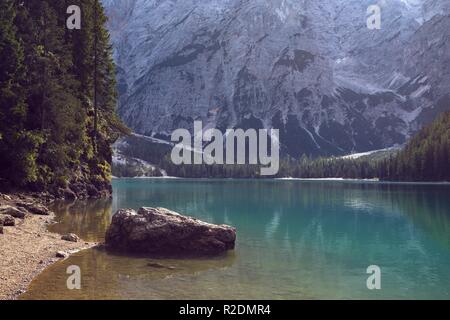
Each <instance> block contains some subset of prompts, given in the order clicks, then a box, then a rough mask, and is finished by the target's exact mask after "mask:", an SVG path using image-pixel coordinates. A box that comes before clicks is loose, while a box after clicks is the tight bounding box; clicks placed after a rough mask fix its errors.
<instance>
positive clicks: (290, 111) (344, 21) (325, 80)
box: [104, 0, 450, 157]
mask: <svg viewBox="0 0 450 320" xmlns="http://www.w3.org/2000/svg"><path fill="white" fill-rule="evenodd" d="M379 3H380V6H381V9H382V28H381V30H369V29H368V28H367V27H366V10H367V7H368V6H369V5H372V4H373V1H371V0H362V1H361V0H345V1H327V0H317V1H306V0H303V1H298V0H296V1H293V0H292V1H291V0H272V1H265V0H254V1H244V0H226V1H223V0H221V1H219V0H206V1H205V0H202V1H199V0H183V1H169V0H150V1H149V0H145V1H144V0H128V1H122V0H104V4H105V6H106V8H107V13H108V15H109V17H110V23H109V29H110V31H111V34H112V40H113V43H114V46H115V58H116V62H117V64H118V66H119V74H118V78H119V91H120V107H119V112H120V115H121V117H122V119H123V120H124V121H125V122H126V124H128V125H129V126H130V127H131V128H133V129H134V130H135V131H136V132H138V133H141V134H145V135H152V136H156V137H163V138H167V137H168V136H169V135H170V134H171V132H172V130H174V129H176V128H192V126H193V121H194V120H203V122H204V123H205V125H204V127H206V128H208V127H213V126H214V127H217V128H220V129H222V130H224V129H225V128H233V127H241V128H249V127H252V128H263V127H264V128H270V127H274V128H278V129H280V139H281V142H282V150H283V152H284V153H288V154H290V155H291V156H294V157H299V156H300V155H302V154H304V153H306V154H312V155H331V154H333V155H343V154H348V153H349V152H364V151H367V150H375V149H382V148H385V147H390V146H392V145H394V144H402V143H404V142H405V140H406V139H407V138H408V137H410V136H411V134H412V133H414V132H415V131H417V130H418V129H419V128H421V127H422V126H423V125H424V124H426V123H428V122H430V121H431V120H432V119H433V118H434V117H435V116H436V114H438V113H439V112H440V111H442V110H447V109H450V103H449V95H448V94H449V92H450V90H449V89H448V88H450V83H449V82H450V80H449V79H450V77H448V75H449V71H450V67H449V66H450V64H449V63H448V62H449V61H448V59H449V57H450V47H449V46H450V44H449V41H448V40H447V39H448V37H449V36H450V28H449V24H450V16H449V15H448V14H449V13H450V11H449V5H448V2H447V1H444V0H442V1H437V0H433V1H431V0H392V1H380V2H379Z"/></svg>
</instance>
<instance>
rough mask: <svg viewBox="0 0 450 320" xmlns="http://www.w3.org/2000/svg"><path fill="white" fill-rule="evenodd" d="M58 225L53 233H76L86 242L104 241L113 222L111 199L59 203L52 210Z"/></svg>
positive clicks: (52, 227)
mask: <svg viewBox="0 0 450 320" xmlns="http://www.w3.org/2000/svg"><path fill="white" fill-rule="evenodd" d="M51 209H52V210H53V211H55V213H56V220H57V221H58V223H57V224H55V225H52V226H51V227H50V230H51V231H54V232H58V233H61V234H64V233H69V232H70V233H75V234H77V235H79V236H80V237H81V238H82V239H84V240H86V241H103V239H104V234H105V232H106V229H107V228H108V226H109V224H110V222H111V199H98V200H87V201H74V202H66V201H62V202H57V203H55V204H54V205H53V206H52V208H51Z"/></svg>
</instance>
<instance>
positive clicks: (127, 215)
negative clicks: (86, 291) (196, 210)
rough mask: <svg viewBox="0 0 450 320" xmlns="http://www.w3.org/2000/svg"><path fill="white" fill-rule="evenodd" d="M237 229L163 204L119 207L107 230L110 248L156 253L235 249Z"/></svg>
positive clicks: (206, 252)
mask: <svg viewBox="0 0 450 320" xmlns="http://www.w3.org/2000/svg"><path fill="white" fill-rule="evenodd" d="M235 240H236V229H235V228H232V227H230V226H226V225H214V224H210V223H206V222H203V221H200V220H198V219H195V218H191V217H186V216H182V215H180V214H178V213H176V212H173V211H170V210H167V209H164V208H141V209H139V211H138V212H137V213H136V211H134V210H131V209H125V210H119V211H117V213H116V214H115V215H114V217H113V219H112V223H111V226H110V227H109V229H108V231H107V232H106V243H105V244H106V248H107V249H108V250H111V251H120V252H129V253H143V254H155V255H216V254H220V253H223V252H225V251H227V250H231V249H234V244H235Z"/></svg>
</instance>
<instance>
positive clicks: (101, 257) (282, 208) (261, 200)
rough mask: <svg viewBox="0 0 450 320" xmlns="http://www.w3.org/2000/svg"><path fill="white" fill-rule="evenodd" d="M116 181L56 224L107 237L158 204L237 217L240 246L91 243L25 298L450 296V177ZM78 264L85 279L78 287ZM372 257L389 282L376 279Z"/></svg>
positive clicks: (70, 207)
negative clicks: (183, 252)
mask: <svg viewBox="0 0 450 320" xmlns="http://www.w3.org/2000/svg"><path fill="white" fill-rule="evenodd" d="M113 188H114V195H113V200H100V201H91V202H75V203H72V204H67V203H65V204H58V205H56V206H55V208H53V209H54V210H55V212H57V219H58V221H59V223H58V224H56V225H53V226H51V228H50V229H51V231H56V232H60V233H67V232H74V233H76V234H78V235H79V236H81V237H82V238H84V239H86V240H89V241H102V240H103V237H104V233H105V230H106V229H107V227H108V225H109V223H110V219H111V215H112V213H113V212H115V211H116V210H117V209H118V208H135V209H138V208H139V207H142V206H153V207H155V206H157V207H166V208H169V209H172V210H175V211H178V212H180V213H182V214H186V215H191V216H195V217H197V218H200V219H202V220H205V221H208V222H212V223H218V224H221V223H225V224H229V225H233V226H235V227H236V228H237V235H238V239H237V244H236V250H235V251H233V252H229V253H228V254H226V255H224V256H221V257H217V258H213V259H187V260H173V259H172V260H167V259H161V260H156V259H149V258H145V257H126V256H119V255H110V254H107V253H106V252H104V251H103V250H100V249H91V250H87V251H83V252H80V253H77V254H75V255H73V256H71V257H70V258H69V259H67V260H65V261H61V262H58V263H56V264H55V265H53V266H51V267H50V268H48V269H47V270H46V271H44V272H43V273H42V274H41V275H40V276H38V277H37V278H36V279H35V280H34V282H33V283H32V285H31V287H30V290H29V291H28V292H27V293H25V294H24V295H22V297H21V298H24V299H110V298H111V299H401V298H405V299H450V186H449V185H424V184H391V183H376V182H349V181H346V182H343V181H342V182H341V181H290V180H289V181H286V180H267V181H266V180H265V181H257V180H178V179H118V180H114V182H113ZM155 263H158V264H160V265H161V267H160V268H155V266H154V265H155ZM149 264H150V265H152V264H153V267H151V266H149ZM70 265H78V266H79V267H80V268H81V273H82V274H81V284H82V288H81V290H68V289H67V286H66V280H67V277H68V275H67V274H66V269H67V267H68V266H70ZM370 265H378V266H379V267H380V268H381V273H382V274H381V286H382V289H381V290H368V289H367V287H366V280H367V278H368V276H369V275H368V274H366V269H367V267H368V266H370Z"/></svg>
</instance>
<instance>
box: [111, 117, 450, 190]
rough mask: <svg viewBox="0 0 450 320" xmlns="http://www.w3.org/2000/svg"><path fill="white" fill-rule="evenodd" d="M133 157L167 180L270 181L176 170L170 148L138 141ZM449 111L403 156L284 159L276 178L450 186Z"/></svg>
mask: <svg viewBox="0 0 450 320" xmlns="http://www.w3.org/2000/svg"><path fill="white" fill-rule="evenodd" d="M121 152H124V153H126V154H127V155H128V156H130V157H135V158H138V159H143V160H145V161H147V162H148V163H151V164H153V165H154V166H156V167H158V168H160V169H163V170H164V171H165V173H166V174H167V175H168V176H173V177H180V178H270V177H266V176H264V177H262V176H260V174H259V173H260V167H259V166H258V165H206V164H203V165H175V164H173V162H172V161H171V158H170V147H169V146H167V145H162V144H149V143H148V142H146V141H145V140H143V139H139V138H138V137H129V138H127V144H126V147H125V150H121ZM448 168H450V111H447V112H444V113H442V114H441V115H440V116H439V117H438V118H437V119H436V120H435V121H434V122H433V123H432V124H431V125H429V126H427V127H425V128H423V129H422V130H421V131H420V132H419V133H418V134H417V135H415V136H414V137H413V138H412V139H411V140H410V141H409V143H408V144H407V145H406V146H405V147H404V148H403V149H402V150H400V151H389V152H385V153H384V154H382V155H377V154H373V155H368V156H362V157H360V158H357V159H352V158H345V157H339V158H337V157H332V158H315V159H314V158H312V157H309V156H306V155H303V156H302V157H301V158H300V159H293V158H290V157H285V158H282V159H281V160H280V170H279V172H278V174H277V175H276V176H273V177H272V178H287V177H290V178H344V179H379V180H385V181H450V170H448ZM136 173H137V172H136V170H135V168H133V167H132V166H126V165H123V164H115V165H114V167H113V174H114V175H115V176H117V177H127V176H135V175H136ZM139 174H140V175H141V176H142V175H143V176H145V175H147V176H161V175H162V171H161V170H154V169H152V170H150V171H148V172H144V173H143V172H142V170H141V171H139Z"/></svg>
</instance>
